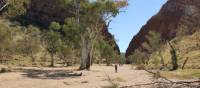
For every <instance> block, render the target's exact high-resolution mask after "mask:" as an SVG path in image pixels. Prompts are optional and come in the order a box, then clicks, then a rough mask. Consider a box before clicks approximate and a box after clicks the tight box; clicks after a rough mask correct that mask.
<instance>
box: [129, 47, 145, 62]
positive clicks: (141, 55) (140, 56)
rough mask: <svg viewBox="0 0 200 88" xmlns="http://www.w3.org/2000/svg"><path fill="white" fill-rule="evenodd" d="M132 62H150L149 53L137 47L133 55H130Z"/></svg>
mask: <svg viewBox="0 0 200 88" xmlns="http://www.w3.org/2000/svg"><path fill="white" fill-rule="evenodd" d="M128 58H129V60H131V63H132V64H136V65H141V64H146V63H147V62H148V54H147V53H145V52H142V51H141V50H139V49H136V50H135V51H134V52H133V54H132V55H131V56H129V57H128Z"/></svg>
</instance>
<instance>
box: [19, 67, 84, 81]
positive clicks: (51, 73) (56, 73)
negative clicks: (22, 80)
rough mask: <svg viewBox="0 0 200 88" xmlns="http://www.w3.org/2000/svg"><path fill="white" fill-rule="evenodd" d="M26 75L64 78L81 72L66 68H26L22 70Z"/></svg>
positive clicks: (43, 77)
mask: <svg viewBox="0 0 200 88" xmlns="http://www.w3.org/2000/svg"><path fill="white" fill-rule="evenodd" d="M23 72H24V73H25V74H23V75H24V76H26V77H29V78H34V79H56V80H59V79H65V78H74V77H79V76H82V73H74V72H73V71H66V70H34V69H27V70H24V71H23Z"/></svg>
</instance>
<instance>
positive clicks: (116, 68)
mask: <svg viewBox="0 0 200 88" xmlns="http://www.w3.org/2000/svg"><path fill="white" fill-rule="evenodd" d="M117 70H118V67H117V64H115V73H117V72H118V71H117Z"/></svg>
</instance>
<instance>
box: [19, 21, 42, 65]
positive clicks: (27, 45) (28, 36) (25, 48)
mask: <svg viewBox="0 0 200 88" xmlns="http://www.w3.org/2000/svg"><path fill="white" fill-rule="evenodd" d="M40 39H41V37H40V30H39V29H38V28H37V27H34V26H32V25H29V26H28V28H27V29H25V30H24V37H23V38H22V39H20V40H18V42H19V43H18V49H17V50H18V52H19V53H20V54H23V55H27V56H30V57H31V58H32V61H33V62H35V55H36V54H37V53H38V52H39V51H40V50H41V40H40Z"/></svg>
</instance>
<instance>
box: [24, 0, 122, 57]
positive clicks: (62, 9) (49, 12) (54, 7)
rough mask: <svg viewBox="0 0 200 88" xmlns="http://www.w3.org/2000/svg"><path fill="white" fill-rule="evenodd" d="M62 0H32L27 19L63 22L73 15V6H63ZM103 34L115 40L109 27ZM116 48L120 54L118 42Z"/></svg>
mask: <svg viewBox="0 0 200 88" xmlns="http://www.w3.org/2000/svg"><path fill="white" fill-rule="evenodd" d="M61 3H62V2H61V1H60V0H31V2H30V4H29V5H28V6H27V8H28V10H27V19H28V20H30V21H31V22H34V23H37V24H39V25H41V26H48V25H49V24H50V23H51V22H52V21H56V22H60V23H63V21H64V19H66V18H69V17H73V16H74V14H73V12H70V11H72V9H73V8H72V6H70V5H69V6H68V7H67V6H62V4H61ZM102 35H104V36H105V40H107V41H110V40H114V38H113V36H112V34H111V33H109V31H108V29H107V27H105V28H103V29H102ZM114 44H115V46H114V49H115V50H117V51H118V53H119V54H120V50H119V47H118V45H117V44H116V42H115V43H114Z"/></svg>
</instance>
